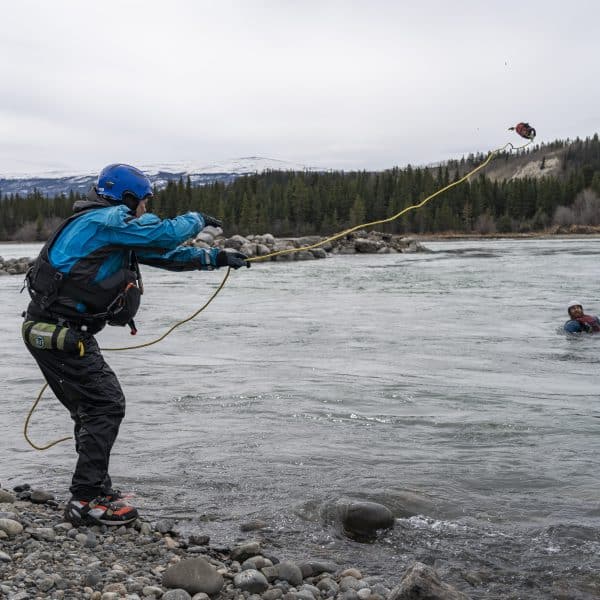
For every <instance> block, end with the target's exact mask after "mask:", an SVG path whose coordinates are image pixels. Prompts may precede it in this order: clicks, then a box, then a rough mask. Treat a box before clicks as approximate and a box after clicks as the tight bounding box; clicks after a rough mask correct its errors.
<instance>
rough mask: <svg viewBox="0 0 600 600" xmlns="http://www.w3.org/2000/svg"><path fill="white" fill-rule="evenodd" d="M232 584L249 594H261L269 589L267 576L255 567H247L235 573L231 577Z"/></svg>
mask: <svg viewBox="0 0 600 600" xmlns="http://www.w3.org/2000/svg"><path fill="white" fill-rule="evenodd" d="M233 585H235V587H237V588H240V589H241V590H243V591H245V592H250V593H251V594H262V593H263V592H265V591H266V590H267V589H269V582H268V581H267V578H266V577H265V576H264V575H263V574H262V573H261V572H260V571H257V570H256V569H247V570H246V571H242V572H240V573H237V574H236V575H235V577H234V578H233Z"/></svg>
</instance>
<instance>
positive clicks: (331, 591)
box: [317, 577, 340, 598]
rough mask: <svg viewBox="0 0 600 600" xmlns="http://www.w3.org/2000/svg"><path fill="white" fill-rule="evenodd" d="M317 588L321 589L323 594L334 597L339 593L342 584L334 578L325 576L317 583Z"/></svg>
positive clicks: (326, 596)
mask: <svg viewBox="0 0 600 600" xmlns="http://www.w3.org/2000/svg"><path fill="white" fill-rule="evenodd" d="M317 588H318V589H319V590H321V595H322V596H324V597H325V598H332V597H333V596H335V595H337V593H338V591H339V589H340V586H339V585H338V583H337V581H335V580H334V579H331V578H330V577H325V578H324V579H321V581H319V583H317Z"/></svg>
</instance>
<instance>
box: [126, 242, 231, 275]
mask: <svg viewBox="0 0 600 600" xmlns="http://www.w3.org/2000/svg"><path fill="white" fill-rule="evenodd" d="M218 252H219V249H218V248H210V250H205V249H204V248H194V247H192V246H178V247H177V248H175V249H174V250H169V251H168V252H164V253H160V252H156V251H155V250H136V252H135V255H136V256H137V259H138V262H139V263H140V264H143V265H150V266H151V267H158V268H159V269H167V270H168V271H194V270H201V271H210V270H212V269H216V268H217V254H218Z"/></svg>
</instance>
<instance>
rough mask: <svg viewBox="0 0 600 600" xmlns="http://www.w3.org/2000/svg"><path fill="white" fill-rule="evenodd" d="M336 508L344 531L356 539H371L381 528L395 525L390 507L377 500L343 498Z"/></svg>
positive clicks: (389, 527)
mask: <svg viewBox="0 0 600 600" xmlns="http://www.w3.org/2000/svg"><path fill="white" fill-rule="evenodd" d="M335 509H336V517H337V520H338V522H339V524H340V526H341V529H342V532H343V533H344V534H345V535H347V536H348V537H350V538H352V539H354V540H356V541H371V540H373V539H375V537H376V536H377V534H378V533H379V532H380V531H381V530H384V529H391V528H392V527H393V526H394V515H393V514H392V512H391V511H390V509H389V508H387V507H386V506H383V504H378V503H377V502H358V501H349V500H345V499H341V500H338V502H337V503H336V507H335Z"/></svg>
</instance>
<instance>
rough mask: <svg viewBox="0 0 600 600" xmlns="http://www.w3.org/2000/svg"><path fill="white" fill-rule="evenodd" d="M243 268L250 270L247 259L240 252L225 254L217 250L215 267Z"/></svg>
mask: <svg viewBox="0 0 600 600" xmlns="http://www.w3.org/2000/svg"><path fill="white" fill-rule="evenodd" d="M243 266H246V267H248V268H250V263H249V262H248V257H247V256H246V255H245V254H242V253H241V252H226V251H225V250H219V252H218V254H217V267H231V268H232V269H239V268H240V267H243Z"/></svg>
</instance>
